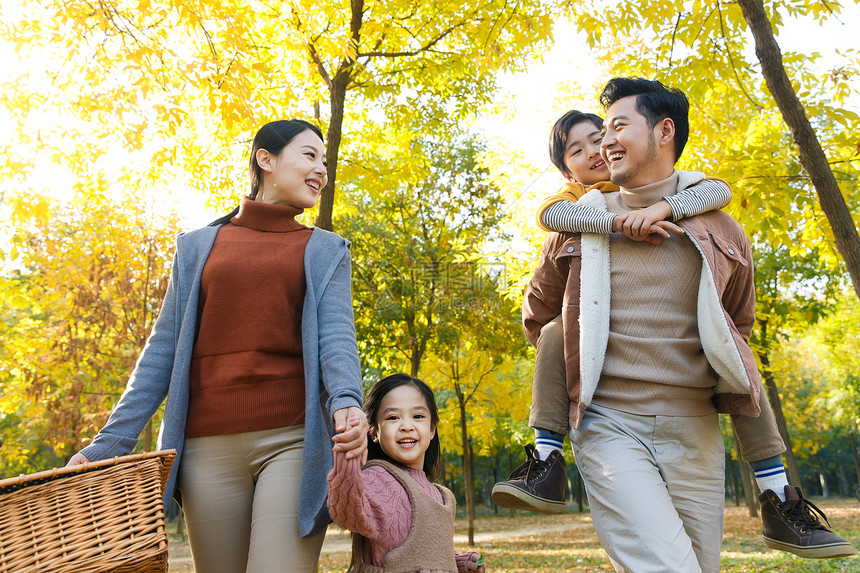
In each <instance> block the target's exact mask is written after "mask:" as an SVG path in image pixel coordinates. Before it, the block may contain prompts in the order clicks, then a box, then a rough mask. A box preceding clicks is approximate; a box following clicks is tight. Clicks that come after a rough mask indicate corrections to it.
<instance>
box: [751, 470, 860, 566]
mask: <svg viewBox="0 0 860 573" xmlns="http://www.w3.org/2000/svg"><path fill="white" fill-rule="evenodd" d="M758 499H759V501H760V502H761V522H762V531H761V533H762V536H763V537H764V544H765V545H766V546H768V547H770V548H771V549H777V550H779V551H788V552H789V553H794V554H795V555H799V556H800V557H807V558H810V559H829V558H831V557H846V556H848V555H854V548H853V547H851V544H850V543H848V542H847V541H845V540H844V539H842V538H841V537H839V536H838V535H836V534H835V533H833V532H832V531H830V530H829V529H827V528H826V527H824V526H823V525H822V524H821V522H820V521H818V516H816V515H815V513H817V514H818V515H820V516H821V517H823V518H824V521H825V523H827V525H830V523H829V522H828V521H827V516H826V515H824V512H822V511H821V510H820V509H818V508H817V507H816V506H815V504H814V503H812V502H811V501H809V500H807V499H804V497H803V493H801V491H800V488H799V487H794V486H790V485H787V486H785V501H780V500H779V496H777V495H776V494H775V493H774V492H773V490H769V489H768V490H765V491H763V492H762V493H761V495H759V496H758ZM813 510H814V511H815V513H813Z"/></svg>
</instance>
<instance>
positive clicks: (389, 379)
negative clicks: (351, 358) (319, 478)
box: [364, 373, 442, 481]
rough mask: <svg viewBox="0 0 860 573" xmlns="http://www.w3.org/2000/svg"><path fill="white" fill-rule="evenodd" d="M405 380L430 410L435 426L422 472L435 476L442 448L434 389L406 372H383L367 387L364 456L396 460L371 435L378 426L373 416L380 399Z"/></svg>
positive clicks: (403, 383) (430, 476)
mask: <svg viewBox="0 0 860 573" xmlns="http://www.w3.org/2000/svg"><path fill="white" fill-rule="evenodd" d="M405 384H411V385H412V386H414V387H415V388H417V389H418V391H419V392H421V394H422V395H423V396H424V401H425V402H427V408H428V409H429V410H430V422H431V423H432V424H433V426H434V427H435V428H436V429H437V431H436V433H435V435H434V436H433V439H432V440H430V446H429V447H428V448H427V451H426V452H424V473H425V474H427V479H429V480H430V481H433V480H435V479H436V474H437V473H438V471H439V461H440V459H441V454H442V448H441V446H440V445H439V431H438V427H439V411H438V410H437V409H436V397H435V396H434V395H433V390H431V389H430V387H429V386H428V385H427V384H426V383H425V382H424V381H422V380H419V379H418V378H413V377H412V376H409V375H408V374H403V373H398V374H392V375H391V376H386V377H385V378H383V379H381V380H379V381H377V382H375V383H374V384H373V386H371V387H370V390H368V391H367V396H365V398H364V413H365V415H367V422H368V423H369V424H370V432H369V433H368V440H367V459H368V460H385V461H387V462H391V463H393V464H397V462H396V461H394V460H392V459H391V458H390V457H389V456H388V454H386V453H385V451H383V449H382V446H381V445H379V442H374V441H373V440H372V439H371V437H372V435H373V433H374V432H376V429H377V427H378V426H377V422H376V416H377V414H379V409H380V408H381V407H382V399H383V398H385V395H386V394H388V393H389V392H391V391H392V390H394V389H395V388H397V387H399V386H403V385H405ZM398 465H399V464H398Z"/></svg>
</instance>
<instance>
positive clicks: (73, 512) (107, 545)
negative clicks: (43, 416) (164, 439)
mask: <svg viewBox="0 0 860 573" xmlns="http://www.w3.org/2000/svg"><path fill="white" fill-rule="evenodd" d="M175 457H176V450H164V451H160V452H151V453H147V454H138V455H132V456H122V457H118V458H113V459H110V460H103V461H100V462H91V463H88V464H83V465H80V466H75V467H71V468H57V469H53V470H48V471H44V472H39V473H35V474H29V475H22V476H19V477H17V478H11V479H6V480H2V481H0V573H29V572H34V573H35V572H38V573H58V572H61V571H74V572H75V573H106V572H108V571H111V572H116V573H155V572H164V571H167V535H166V533H165V530H164V507H163V503H162V497H163V495H164V486H165V484H166V483H167V476H168V474H169V473H170V466H171V465H172V464H173V459H174V458H175Z"/></svg>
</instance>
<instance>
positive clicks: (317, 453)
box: [81, 227, 362, 537]
mask: <svg viewBox="0 0 860 573" xmlns="http://www.w3.org/2000/svg"><path fill="white" fill-rule="evenodd" d="M218 229H219V227H204V228H202V229H197V230H195V231H191V232H190V233H185V234H181V235H179V237H177V240H176V254H175V255H174V258H173V271H172V273H171V276H170V283H169V285H168V287H167V294H166V295H165V297H164V303H163V304H162V307H161V312H160V313H159V315H158V319H157V320H156V322H155V326H154V327H153V329H152V333H151V334H150V336H149V339H148V340H147V341H146V345H145V346H144V347H143V351H142V352H141V354H140V358H139V359H138V361H137V364H136V366H135V368H134V371H132V373H131V377H130V378H129V381H128V385H127V386H126V389H125V392H123V394H122V396H121V397H120V399H119V402H118V403H117V405H116V407H115V408H114V410H113V412H112V413H111V415H110V419H109V420H108V423H107V424H106V425H105V427H104V428H102V429H101V431H100V432H99V433H98V435H96V437H95V439H94V440H93V443H92V444H91V445H89V446H87V447H86V448H84V449H83V450H81V453H82V454H83V455H84V456H86V457H87V459H89V460H90V461H96V460H103V459H106V458H111V457H114V456H121V455H125V454H127V453H129V452H130V451H131V450H132V449H133V448H134V447H135V446H136V445H137V441H138V437H139V436H140V433H141V431H142V430H143V428H144V426H145V425H146V423H147V422H148V421H149V420H150V419H151V418H152V416H153V414H154V413H155V412H156V410H157V409H158V407H159V406H160V405H161V403H162V402H163V401H164V399H165V397H166V398H167V404H166V405H165V408H164V418H163V419H162V423H161V428H160V430H159V432H158V449H171V448H172V449H176V452H177V458H176V461H175V463H174V465H173V468H172V470H171V472H170V477H169V479H168V482H167V489H166V490H165V494H164V503H165V505H166V504H167V503H168V502H169V501H170V499H171V497H174V493H175V490H176V475H177V469H178V468H179V461H180V458H181V456H182V446H183V444H184V441H185V420H186V416H187V414H188V392H189V389H188V376H189V370H190V367H191V353H192V351H193V349H194V342H195V340H196V338H197V329H198V324H197V320H198V312H197V301H198V298H199V291H200V277H201V275H202V274H203V267H204V265H205V264H206V259H207V258H208V256H209V251H210V249H211V248H212V244H213V243H214V242H215V236H216V235H217V233H218ZM304 267H305V279H306V283H307V290H306V293H305V299H304V307H303V310H302V351H303V357H304V368H305V448H304V461H303V463H302V482H301V489H300V493H299V532H300V534H301V535H302V536H303V537H305V536H308V535H312V534H315V533H318V532H320V531H322V530H323V529H325V527H326V526H327V525H328V522H329V517H328V511H327V509H326V505H325V503H326V496H327V494H328V489H327V483H326V475H327V474H328V472H329V470H330V469H331V467H332V452H331V448H332V443H331V436H332V435H333V433H334V428H333V422H332V415H333V414H334V412H335V411H336V410H339V409H341V408H347V407H350V406H356V407H361V404H362V388H361V368H360V365H359V359H358V348H357V345H356V340H355V322H354V317H353V312H352V295H351V290H350V256H349V243H348V242H347V241H346V240H344V239H343V238H341V237H340V236H338V235H336V234H334V233H331V232H329V231H324V230H322V229H319V228H315V229H314V230H313V233H312V234H311V238H310V240H309V241H308V244H307V247H306V248H305V258H304ZM229 326H230V325H229V324H225V325H224V328H225V333H226V334H227V335H229Z"/></svg>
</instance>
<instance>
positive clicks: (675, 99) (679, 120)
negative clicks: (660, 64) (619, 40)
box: [600, 78, 690, 161]
mask: <svg viewBox="0 0 860 573" xmlns="http://www.w3.org/2000/svg"><path fill="white" fill-rule="evenodd" d="M628 96H637V97H636V111H638V112H639V113H641V114H642V115H644V116H645V121H647V122H648V127H650V128H653V127H654V126H655V125H657V122H659V121H662V120H664V119H666V118H667V117H668V118H669V119H671V120H672V121H673V122H674V123H675V161H678V159H679V158H680V157H681V153H682V152H683V151H684V146H685V145H686V144H687V138H688V137H689V136H690V120H689V114H690V102H688V101H687V96H685V95H684V92H682V91H681V90H679V89H677V88H670V87H666V86H664V85H663V84H661V83H660V82H658V81H656V80H646V79H642V78H612V79H611V80H609V82H608V83H607V84H606V85H605V86H604V88H603V92H602V93H601V94H600V103H601V104H602V105H603V109H609V106H611V105H612V104H614V103H615V102H617V101H618V100H620V99H623V98H626V97H628Z"/></svg>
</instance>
